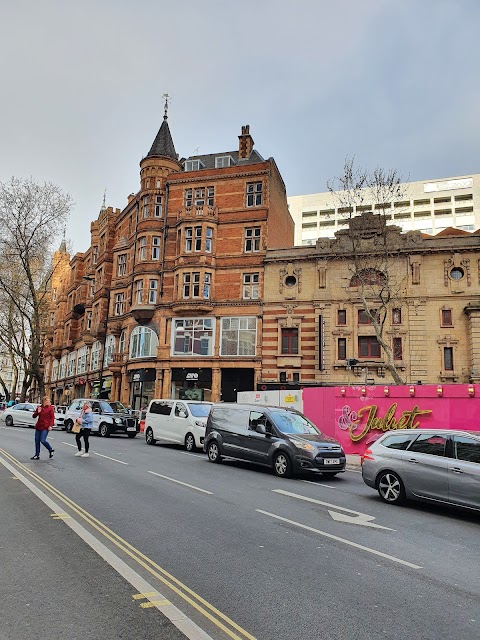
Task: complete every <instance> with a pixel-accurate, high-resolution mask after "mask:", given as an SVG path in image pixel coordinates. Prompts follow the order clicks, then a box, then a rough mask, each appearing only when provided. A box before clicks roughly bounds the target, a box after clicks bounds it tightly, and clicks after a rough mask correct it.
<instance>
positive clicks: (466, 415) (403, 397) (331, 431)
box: [302, 384, 480, 455]
mask: <svg viewBox="0 0 480 640" xmlns="http://www.w3.org/2000/svg"><path fill="white" fill-rule="evenodd" d="M302 400H303V413H304V414H305V415H306V416H307V417H308V418H309V419H310V420H311V421H312V422H314V423H315V424H316V425H317V426H318V428H319V429H320V430H321V431H323V433H325V434H327V435H329V436H332V437H333V438H335V439H336V440H338V441H339V442H340V443H341V444H342V446H343V448H344V450H345V453H347V454H358V455H362V454H363V452H364V451H365V449H366V448H367V447H368V445H369V444H370V443H372V442H374V441H375V440H376V439H377V438H379V437H380V436H381V435H383V434H384V433H385V432H386V431H390V430H394V429H408V428H418V427H422V428H427V429H428V428H431V429H439V428H440V429H459V430H463V431H479V432H480V385H467V384H455V385H415V386H386V387H381V386H375V387H368V386H355V387H350V386H345V387H314V388H305V389H303V392H302Z"/></svg>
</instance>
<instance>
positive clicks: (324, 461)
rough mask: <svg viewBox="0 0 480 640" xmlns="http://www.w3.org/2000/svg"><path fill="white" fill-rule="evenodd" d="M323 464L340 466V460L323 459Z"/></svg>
mask: <svg viewBox="0 0 480 640" xmlns="http://www.w3.org/2000/svg"><path fill="white" fill-rule="evenodd" d="M323 464H340V458H325V459H324V460H323Z"/></svg>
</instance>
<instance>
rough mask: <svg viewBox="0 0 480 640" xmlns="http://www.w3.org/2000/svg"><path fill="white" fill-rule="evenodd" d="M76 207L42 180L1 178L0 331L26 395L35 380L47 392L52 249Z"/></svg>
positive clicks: (23, 394) (57, 189)
mask: <svg viewBox="0 0 480 640" xmlns="http://www.w3.org/2000/svg"><path fill="white" fill-rule="evenodd" d="M71 206H72V202H71V199H70V196H69V195H67V194H64V193H63V192H62V190H61V189H60V188H59V187H57V186H56V185H54V184H52V183H49V182H48V183H44V184H37V183H36V182H34V180H33V179H31V178H30V179H27V180H21V179H19V178H15V177H14V178H12V179H11V180H10V181H9V182H6V183H0V226H1V229H2V234H1V236H0V259H1V267H0V287H1V289H2V292H1V297H3V302H4V303H7V305H8V309H9V313H7V314H5V313H3V316H2V319H3V321H2V320H0V327H1V329H0V330H2V331H4V332H5V329H7V332H6V333H4V337H3V341H5V340H6V342H7V343H8V345H10V347H11V349H12V352H13V354H14V355H16V356H18V357H19V358H20V359H21V362H22V366H23V369H24V383H23V388H22V398H21V399H24V397H25V394H26V391H27V390H28V388H29V386H30V385H31V384H32V382H35V383H36V386H37V388H38V390H39V392H40V394H43V393H44V388H45V385H44V379H43V368H42V364H41V358H42V347H43V331H44V327H45V313H46V304H47V302H48V295H49V292H50V286H51V276H52V273H53V270H52V255H53V251H52V249H53V245H54V244H58V238H59V237H60V236H61V233H62V230H63V228H64V226H65V223H66V220H67V218H68V215H69V212H70V208H71ZM54 268H55V265H53V269H54ZM2 325H3V326H2Z"/></svg>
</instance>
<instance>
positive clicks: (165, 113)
mask: <svg viewBox="0 0 480 640" xmlns="http://www.w3.org/2000/svg"><path fill="white" fill-rule="evenodd" d="M163 98H165V107H164V109H165V112H164V114H163V119H164V120H166V119H167V117H168V116H167V112H168V99H169V98H170V96H169V95H168V93H164V94H163Z"/></svg>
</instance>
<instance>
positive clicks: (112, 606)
mask: <svg viewBox="0 0 480 640" xmlns="http://www.w3.org/2000/svg"><path fill="white" fill-rule="evenodd" d="M51 438H53V439H52V444H53V446H54V447H55V449H56V452H55V456H54V458H53V459H52V460H48V458H47V457H46V456H45V455H44V454H43V451H42V459H41V460H40V461H38V462H33V461H30V459H29V458H30V456H31V455H32V454H33V432H32V431H31V430H29V429H22V428H10V429H9V428H6V427H3V425H2V427H1V428H0V459H2V460H4V461H7V463H8V464H9V465H12V466H13V467H15V469H16V470H17V473H19V474H23V475H25V477H27V478H28V479H29V481H31V482H32V484H34V485H35V486H37V487H38V488H40V489H41V491H42V492H44V493H45V494H46V495H48V496H50V498H51V499H53V500H55V501H56V503H58V505H59V507H61V508H62V509H63V510H65V514H68V519H65V520H63V519H60V520H54V519H53V518H52V517H51V516H50V513H51V511H52V510H51V509H50V510H49V509H48V508H46V506H45V505H44V504H43V503H41V502H40V500H39V498H38V497H37V496H33V494H29V490H28V489H27V488H26V487H24V486H23V485H22V486H21V488H20V489H18V486H19V485H20V484H21V483H20V482H19V481H18V480H17V481H14V480H13V478H12V473H9V472H6V478H5V473H3V471H4V468H3V467H2V466H1V465H0V472H2V476H1V477H0V497H1V499H2V500H4V498H5V495H7V496H8V494H10V492H12V491H20V493H21V494H22V496H23V495H24V494H29V495H24V499H25V500H26V501H27V502H28V505H29V508H21V509H20V512H21V517H20V518H16V521H15V522H16V524H15V528H14V524H12V523H10V528H9V526H8V525H7V528H6V530H5V527H4V521H3V515H2V519H1V521H0V534H1V536H2V539H3V542H2V543H0V544H5V538H4V536H6V535H7V536H8V537H9V540H8V544H7V547H6V552H7V553H9V554H11V553H12V549H17V551H19V550H20V549H24V548H28V550H29V552H30V553H33V552H35V557H36V558H37V560H36V564H35V565H34V567H36V571H34V573H37V572H42V571H43V568H42V566H41V564H39V563H40V562H41V561H40V560H38V558H44V557H45V554H42V551H41V544H40V542H41V541H42V540H44V539H45V536H46V535H47V534H44V533H43V529H42V527H45V526H48V528H49V530H51V529H53V530H55V531H58V532H60V533H59V534H56V535H54V536H53V537H52V538H50V540H51V542H50V549H51V550H53V552H54V555H55V557H57V558H58V563H57V566H56V567H55V576H54V577H53V578H52V579H54V580H55V591H56V592H59V593H61V594H64V593H65V592H66V590H68V588H69V587H68V583H69V582H70V581H71V580H72V571H73V572H74V573H73V575H74V576H75V584H78V585H80V586H81V589H82V590H84V591H85V593H86V595H91V594H92V592H93V596H94V597H93V600H94V601H95V602H96V603H97V604H100V605H101V609H102V611H103V612H104V620H103V621H102V616H101V615H100V614H99V615H98V619H97V617H96V616H93V617H94V618H95V623H96V624H98V625H100V626H97V627H96V628H97V630H98V629H99V628H101V626H102V624H104V625H105V633H102V634H99V635H98V636H97V637H102V638H103V637H105V638H109V637H119V638H120V637H137V638H149V637H150V636H149V635H148V634H149V633H150V631H149V629H150V627H148V628H145V631H142V630H141V627H140V631H139V632H138V633H135V634H129V633H126V635H125V636H121V635H117V636H115V635H114V631H113V629H114V625H113V624H112V623H111V622H110V620H122V615H123V612H124V611H128V612H129V615H130V614H131V616H132V619H131V622H130V624H131V625H133V626H132V627H131V628H132V629H133V628H134V627H135V625H141V624H145V625H150V624H154V625H158V631H159V634H160V636H159V637H162V638H168V637H171V638H172V639H173V638H176V637H178V633H179V632H178V629H177V628H176V627H174V626H173V625H172V623H170V622H169V621H168V619H166V618H165V617H164V616H163V614H162V611H163V609H162V604H160V605H159V606H158V608H154V607H150V608H146V609H141V608H140V606H139V604H138V600H137V601H135V600H133V599H132V597H133V596H132V594H135V589H133V588H132V586H131V585H130V584H127V583H126V582H125V580H124V579H123V578H121V577H120V576H118V574H116V573H115V572H114V571H113V569H112V568H111V567H110V566H109V565H108V564H107V563H106V562H105V561H104V560H100V558H99V557H98V556H96V555H95V553H94V552H93V551H92V550H91V548H90V547H87V545H86V544H85V542H84V541H83V540H82V539H80V538H77V540H76V541H72V540H71V538H72V537H76V535H77V534H76V533H75V532H74V531H72V530H71V529H70V528H69V527H68V526H67V523H68V522H73V523H74V524H76V523H79V524H81V526H82V527H83V528H85V530H86V531H87V532H88V533H89V534H92V535H93V536H95V538H96V539H98V540H99V541H100V542H101V543H102V545H105V548H106V549H107V550H108V551H109V553H112V552H113V554H115V557H116V558H118V559H120V560H121V561H123V562H125V563H126V565H128V567H130V568H131V569H132V570H134V571H135V572H136V575H138V576H140V577H141V578H143V579H144V580H145V581H148V584H149V585H150V586H149V589H150V588H151V589H154V590H156V591H158V592H159V593H160V594H161V602H162V603H171V605H172V606H174V607H177V608H178V610H180V611H181V612H182V613H183V614H184V615H185V616H187V618H188V619H190V620H191V621H192V623H193V624H196V625H198V627H200V628H201V629H203V630H204V631H205V632H206V633H207V634H209V635H210V636H211V637H212V638H215V639H217V638H219V639H220V638H227V637H230V638H250V639H251V638H258V639H262V640H270V639H272V640H273V639H274V638H275V640H284V639H285V640H286V639H287V638H288V639H290V638H292V637H295V638H305V639H306V638H311V637H321V638H322V639H323V640H345V639H348V640H357V639H358V640H366V639H367V638H368V640H377V639H382V640H385V639H390V638H391V639H393V638H395V639H399V638H409V640H410V639H412V638H418V639H422V640H441V639H443V638H445V639H446V638H449V639H450V638H461V639H462V640H478V638H479V637H480V583H479V581H478V569H479V567H480V551H479V542H478V541H479V539H480V538H479V533H480V526H479V525H480V516H479V515H475V514H472V513H465V512H461V511H458V510H454V509H450V508H442V507H438V506H430V505H418V504H413V503H410V504H408V505H407V506H405V507H394V506H390V505H386V504H384V503H383V502H381V501H380V499H379V498H378V496H377V494H376V493H375V492H374V491H372V490H371V489H369V488H368V487H366V486H365V485H364V483H363V481H362V479H361V475H360V474H359V473H358V472H354V471H347V472H346V473H345V474H342V475H340V476H337V477H336V478H333V479H328V481H323V480H321V479H318V480H314V481H312V482H305V481H302V480H298V479H297V480H282V479H279V478H276V477H275V476H274V475H272V474H271V473H270V472H269V471H268V470H263V469H258V468H251V467H249V466H248V465H246V464H243V463H239V462H233V461H224V462H223V463H222V464H220V465H213V464H211V463H209V462H208V461H207V459H206V457H205V456H204V455H203V454H201V453H196V454H189V453H187V452H185V451H184V450H182V449H181V448H178V447H175V446H172V445H157V446H155V447H149V446H147V445H146V444H145V442H144V440H143V438H142V437H140V436H137V438H136V439H134V440H130V439H128V438H126V437H123V436H117V437H111V438H109V439H101V438H91V457H90V458H88V459H83V458H76V457H74V455H73V454H74V453H75V447H74V437H73V435H72V434H66V433H65V432H52V435H51ZM17 461H18V462H17ZM31 474H33V475H31ZM46 483H48V484H46ZM12 484H13V485H14V488H11V485H12ZM59 492H61V493H59ZM35 503H38V504H35ZM31 504H34V505H35V506H34V507H33V508H30V507H31ZM1 508H2V510H1V513H2V514H3V513H4V509H3V505H2V506H1ZM12 513H15V510H14V511H13V512H12V511H8V516H9V518H10V520H11V514H12ZM92 516H93V518H94V519H93V518H92ZM7 520H8V518H7ZM45 520H47V522H46V523H45ZM15 530H16V531H17V532H18V531H20V532H21V535H19V536H17V535H15V536H14V535H13V532H14V531H15ZM24 531H27V532H28V531H30V532H32V533H33V534H37V532H40V533H39V534H38V535H34V536H33V537H32V536H30V537H29V536H26V535H25V536H24V535H23V534H24ZM10 537H11V539H10ZM65 540H68V544H67V543H66V542H65ZM25 545H26V547H25ZM38 545H40V546H39V549H37V548H36V547H37V546H38ZM72 549H75V553H77V552H78V554H79V555H80V556H83V555H84V554H86V557H88V558H89V562H91V563H92V569H89V570H86V571H78V572H77V573H75V570H76V567H77V563H76V562H75V561H73V560H72V558H71V557H69V553H67V552H68V551H69V550H72ZM0 550H2V551H3V549H2V547H1V546H0ZM42 561H43V560H42ZM48 564H49V563H47V569H48ZM82 566H83V564H82V561H81V560H79V561H78V567H79V568H81V567H82ZM28 575H29V573H28V571H27V572H25V571H20V572H19V573H18V575H17V574H15V572H13V574H12V572H10V573H7V577H6V578H5V573H2V574H0V585H1V589H2V591H0V593H8V589H9V585H8V584H5V582H7V583H9V582H10V581H12V580H14V581H16V583H17V588H18V589H19V590H20V589H21V584H23V583H25V582H27V583H28V580H29V578H28ZM62 580H63V581H64V583H65V584H63V583H62ZM84 581H86V582H85V583H84ZM89 581H90V582H89ZM92 581H93V584H92ZM99 589H100V597H99V598H98V597H96V596H97V595H98V594H97V591H98V590H99ZM105 593H108V594H109V597H108V598H107V597H104V596H103V594H105ZM140 593H141V592H140ZM152 593H153V592H152ZM117 594H118V595H117ZM156 597H160V596H155V597H153V598H151V600H153V601H155V598H156ZM145 600H148V598H146V599H145ZM125 601H126V602H125ZM95 602H94V604H95ZM7 603H8V600H5V598H0V617H2V614H3V613H4V612H3V610H2V609H3V608H6V609H7V611H6V613H7V615H10V616H11V617H12V616H14V615H15V612H16V611H17V610H18V611H21V603H18V602H17V605H16V606H13V607H10V606H7ZM132 603H133V604H132ZM60 605H61V606H60ZM85 606H86V608H87V610H90V604H86V605H85ZM57 609H58V611H57V614H58V615H59V616H60V617H61V613H60V611H65V612H66V613H65V620H64V623H65V624H67V623H68V621H69V619H70V618H69V616H68V610H69V604H68V603H67V602H65V598H62V599H61V600H60V601H59V606H58V607H57ZM92 610H93V611H94V610H95V609H92ZM119 610H121V612H120V611H119ZM165 611H166V615H169V614H168V606H167V608H166V610H165ZM175 611H176V610H175ZM150 614H152V615H150ZM172 617H173V618H174V617H175V616H171V615H170V618H172ZM152 621H153V622H152ZM12 624H13V625H14V627H15V624H14V622H12ZM192 628H193V629H194V630H195V627H192ZM109 633H112V634H113V635H112V636H109V635H108V634H109ZM168 633H171V634H172V635H171V636H168ZM175 634H177V635H175ZM1 637H2V636H1V631H0V638H1ZM6 637H8V638H12V640H13V639H15V640H16V639H17V638H25V637H27V636H26V635H14V634H12V635H9V636H6ZM37 637H42V636H38V635H37ZM45 637H48V636H46V635H45ZM50 637H56V636H55V635H53V634H52V635H51V636H50ZM59 637H60V636H59ZM62 637H69V638H74V637H77V636H74V635H69V634H68V633H64V634H63V636H62ZM78 637H80V634H79V635H78ZM82 637H89V636H86V635H84V634H82ZM92 637H94V636H92ZM192 637H193V636H192Z"/></svg>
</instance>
